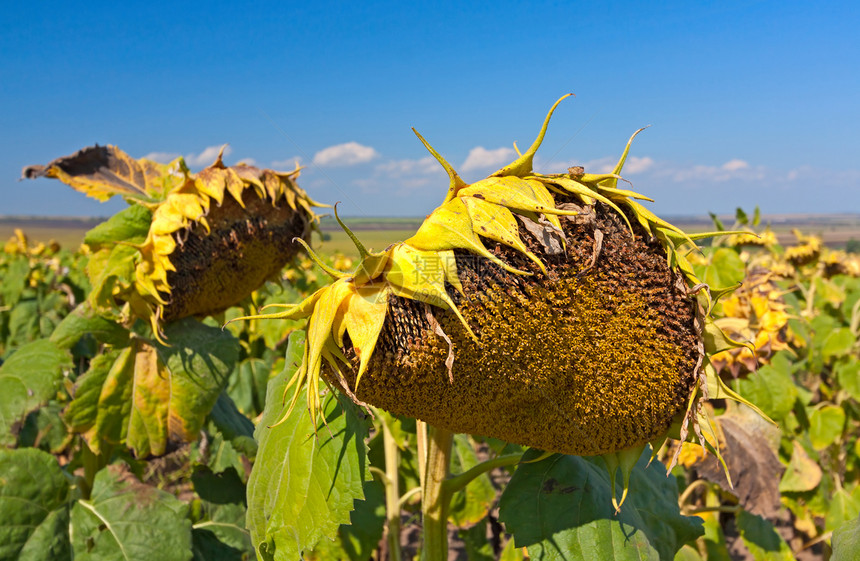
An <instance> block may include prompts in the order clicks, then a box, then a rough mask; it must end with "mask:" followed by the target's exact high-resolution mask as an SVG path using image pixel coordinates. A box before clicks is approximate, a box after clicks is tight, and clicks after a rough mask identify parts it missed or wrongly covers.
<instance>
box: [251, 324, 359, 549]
mask: <svg viewBox="0 0 860 561" xmlns="http://www.w3.org/2000/svg"><path fill="white" fill-rule="evenodd" d="M303 347H304V334H303V333H300V332H296V333H294V334H293V335H292V336H291V337H290V343H289V347H288V349H287V360H286V364H287V367H286V368H285V369H284V372H282V373H280V374H278V375H277V376H276V377H275V378H273V379H272V380H271V381H270V382H269V389H268V395H267V398H266V410H265V411H264V413H263V417H262V419H261V421H260V423H259V425H258V426H257V430H256V433H255V437H256V439H257V442H258V443H259V451H258V454H257V460H256V462H255V464H254V469H253V471H252V472H251V477H250V479H249V480H248V520H247V527H248V529H249V530H250V532H251V540H252V543H253V545H254V547H255V549H256V551H257V554H258V556H259V557H260V558H261V559H266V560H271V559H277V560H281V559H284V560H290V561H292V560H295V559H298V558H299V556H300V555H301V553H302V551H305V550H308V551H309V550H310V549H312V548H313V547H314V546H315V545H316V544H317V542H318V541H319V540H320V539H321V538H323V537H324V536H328V537H332V536H334V535H335V534H336V533H337V531H338V526H340V525H341V524H345V523H348V522H349V513H350V511H352V509H353V501H354V500H355V499H362V498H363V483H364V481H365V479H367V476H368V475H369V472H367V470H366V465H365V459H366V446H365V444H364V438H365V437H366V436H367V430H368V429H367V425H366V424H365V422H364V421H363V420H361V419H360V418H359V416H358V412H357V410H356V409H355V407H354V406H353V405H352V404H351V403H349V402H346V401H345V400H344V401H338V399H337V398H336V396H335V395H334V394H333V393H329V394H328V395H327V396H325V398H324V400H323V402H322V404H321V407H322V410H321V413H322V415H323V418H324V419H325V423H322V422H320V423H319V425H318V426H317V425H315V423H314V422H312V420H311V418H310V417H309V416H308V414H307V412H306V409H307V403H306V397H305V394H304V392H302V393H301V395H300V396H299V400H298V403H297V406H296V407H295V408H294V409H293V411H292V413H291V414H290V415H289V416H288V417H287V418H286V419H285V420H284V421H283V422H282V423H280V424H278V425H276V426H272V424H273V423H275V422H276V421H278V419H279V418H280V417H281V416H282V415H283V413H284V411H285V409H286V405H285V403H284V399H283V395H284V387H285V385H286V384H287V382H288V380H289V379H290V377H292V375H293V373H294V372H295V370H296V368H298V366H299V363H300V362H301V357H302V354H303ZM319 389H320V390H322V389H323V386H322V385H321V386H320V388H319Z"/></svg>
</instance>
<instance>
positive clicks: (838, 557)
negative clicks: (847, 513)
mask: <svg viewBox="0 0 860 561" xmlns="http://www.w3.org/2000/svg"><path fill="white" fill-rule="evenodd" d="M832 540H833V541H832V542H831V543H832V544H833V556H832V557H831V558H830V561H857V559H860V518H855V519H854V520H851V521H850V522H845V523H844V524H842V525H841V526H839V527H838V528H837V529H835V530H833V539H832Z"/></svg>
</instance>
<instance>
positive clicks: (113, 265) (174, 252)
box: [23, 146, 320, 334]
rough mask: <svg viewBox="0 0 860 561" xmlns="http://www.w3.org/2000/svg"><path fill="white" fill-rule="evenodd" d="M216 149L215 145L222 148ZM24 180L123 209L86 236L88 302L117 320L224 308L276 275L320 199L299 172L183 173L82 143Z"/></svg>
mask: <svg viewBox="0 0 860 561" xmlns="http://www.w3.org/2000/svg"><path fill="white" fill-rule="evenodd" d="M222 151H223V150H222ZM23 174H24V177H27V178H36V177H54V178H57V179H59V180H60V181H62V182H64V183H66V184H68V185H70V186H71V187H73V188H74V189H76V190H78V191H81V192H83V193H85V194H86V195H88V196H90V197H93V198H95V199H98V200H100V201H105V200H107V199H109V198H111V197H113V196H115V195H121V196H123V197H124V198H125V199H126V201H127V202H128V203H129V205H130V207H129V208H128V209H126V210H125V211H122V212H121V213H119V214H118V215H117V216H115V217H113V218H112V219H111V220H109V221H108V222H107V223H105V224H102V225H101V226H99V227H97V228H96V229H94V230H93V231H91V232H90V233H88V234H87V237H86V239H85V243H86V244H87V245H88V246H89V249H90V250H91V251H92V252H93V255H92V257H91V259H90V264H89V267H88V273H89V276H90V278H91V281H92V283H93V292H92V296H91V301H92V302H91V303H92V304H93V306H94V307H96V308H97V309H100V310H102V311H105V312H110V311H111V310H116V309H118V308H121V310H122V311H121V314H120V315H121V316H122V317H123V318H124V319H132V318H135V317H138V318H144V319H147V320H149V321H150V323H151V325H152V327H153V329H154V331H155V332H156V333H157V334H158V333H160V328H159V325H160V322H161V321H162V320H163V321H166V322H169V321H174V320H178V319H181V318H184V317H189V316H202V315H207V314H212V313H216V312H219V311H221V310H224V309H226V308H227V307H229V306H232V305H234V304H236V303H238V302H239V301H240V300H241V299H243V298H244V297H246V296H247V295H248V294H250V293H251V292H252V291H253V290H255V289H256V288H257V287H259V286H260V285H261V284H262V283H263V282H264V281H265V280H266V279H268V278H270V277H272V276H273V275H276V274H277V272H278V271H280V269H281V268H282V267H283V266H284V264H285V263H286V262H287V261H288V260H289V259H290V258H291V257H292V256H293V255H295V254H296V253H297V252H298V251H299V250H300V249H301V246H300V245H299V244H296V243H293V241H292V240H293V238H294V237H307V236H308V235H309V233H310V230H311V227H312V226H313V225H315V224H316V223H317V221H318V219H317V217H316V215H315V214H314V212H313V210H312V207H313V206H320V205H318V204H317V203H315V202H313V201H312V200H311V199H310V198H309V197H308V196H307V194H306V193H305V192H304V191H303V190H302V189H300V188H299V187H298V186H297V185H296V182H295V180H296V178H297V177H298V175H299V169H298V168H297V169H295V170H293V171H291V172H277V171H273V170H268V169H259V168H256V167H253V166H247V165H242V164H240V165H236V166H230V167H227V166H225V165H224V163H223V162H222V160H221V154H219V155H218V157H217V159H216V160H215V162H214V163H213V164H212V165H211V166H209V167H207V168H205V169H203V170H202V171H200V172H199V173H196V174H195V173H191V172H190V171H189V169H188V168H187V167H186V165H185V162H184V160H183V159H182V158H178V159H176V160H174V161H173V162H171V163H169V164H159V163H156V162H153V161H150V160H147V159H139V160H135V159H133V158H131V157H130V156H129V155H128V154H126V153H125V152H123V151H122V150H120V149H118V148H116V147H114V146H93V147H89V148H84V149H83V150H80V151H79V152H76V153H75V154H72V155H71V156H67V157H64V158H59V159H57V160H54V161H53V162H51V163H49V164H47V165H45V166H30V167H28V168H25V169H24V173H23Z"/></svg>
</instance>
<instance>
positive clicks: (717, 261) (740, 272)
mask: <svg viewBox="0 0 860 561" xmlns="http://www.w3.org/2000/svg"><path fill="white" fill-rule="evenodd" d="M745 270H746V266H745V265H744V262H743V261H741V258H740V257H739V256H738V254H737V252H736V251H735V250H733V249H730V248H727V247H721V248H718V249H716V250H715V251H714V254H713V255H712V256H711V262H710V263H709V264H708V266H707V267H706V268H705V273H704V278H703V279H702V280H703V281H704V282H705V283H707V285H708V286H710V287H713V288H726V287H729V286H735V285H737V284H738V283H740V282H742V281H743V280H744V275H745Z"/></svg>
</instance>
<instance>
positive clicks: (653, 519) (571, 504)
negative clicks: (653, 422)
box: [499, 451, 702, 561]
mask: <svg viewBox="0 0 860 561" xmlns="http://www.w3.org/2000/svg"><path fill="white" fill-rule="evenodd" d="M539 454H540V453H539V452H537V451H529V452H527V453H526V455H525V456H524V460H533V459H535V458H537V457H538V456H539ZM647 461H648V455H647V454H644V455H643V456H642V458H641V459H640V460H639V463H638V464H637V465H636V467H635V468H634V470H633V473H632V475H631V480H630V493H629V494H628V496H627V500H626V502H625V503H624V505H623V506H622V507H621V510H620V512H618V514H615V509H614V508H613V506H612V492H611V488H610V481H609V476H608V475H607V472H606V468H605V467H604V466H603V465H602V462H601V460H600V459H599V458H598V459H595V458H581V457H577V456H565V455H554V456H551V457H549V458H546V459H544V460H542V461H540V462H535V463H522V464H520V465H519V466H518V467H517V471H516V472H515V473H514V476H513V477H512V478H511V481H510V483H508V486H507V487H506V488H505V491H504V493H503V494H502V500H501V505H500V516H499V519H500V520H501V521H502V522H504V523H505V526H506V528H507V530H508V531H509V532H511V533H512V534H513V536H514V541H515V542H516V543H515V545H516V547H523V546H525V547H527V548H528V551H529V555H530V556H531V558H532V559H540V560H564V561H572V560H594V561H602V560H626V559H630V560H633V559H635V560H637V561H641V560H644V559H653V560H659V559H672V558H673V557H674V555H675V552H677V551H678V550H679V549H680V548H681V546H682V545H684V544H685V543H688V542H691V541H693V540H695V539H696V538H697V537H698V536H700V535H701V534H702V522H701V519H699V518H691V517H685V516H682V515H681V513H680V510H679V508H678V492H677V486H676V484H675V481H674V478H672V477H668V478H667V477H666V474H665V471H663V470H662V469H661V466H659V465H657V464H654V465H651V466H650V467H649V468H648V469H646V468H645V466H646V464H647ZM618 484H619V486H620V476H619V482H618Z"/></svg>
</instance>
